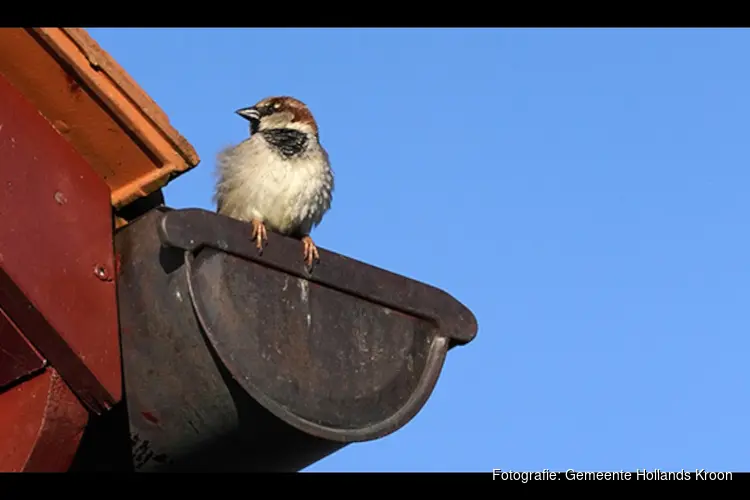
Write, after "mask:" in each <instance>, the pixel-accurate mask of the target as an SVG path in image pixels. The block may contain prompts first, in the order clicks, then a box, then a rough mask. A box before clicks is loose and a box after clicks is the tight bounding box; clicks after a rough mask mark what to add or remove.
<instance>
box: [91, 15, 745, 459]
mask: <svg viewBox="0 0 750 500" xmlns="http://www.w3.org/2000/svg"><path fill="white" fill-rule="evenodd" d="M90 33H91V34H92V35H93V36H94V37H95V38H96V40H97V41H98V42H99V43H100V44H101V45H102V47H103V48H104V49H105V50H107V51H108V52H110V54H111V55H112V56H114V57H115V58H116V59H117V61H118V62H119V63H120V64H121V65H122V66H123V67H124V68H125V69H126V70H127V71H128V72H129V73H130V74H131V75H132V76H133V77H134V78H135V79H136V80H137V81H138V82H139V83H140V85H141V86H142V87H143V88H144V89H145V90H146V91H147V92H148V93H149V94H150V95H151V96H152V97H153V98H154V100H156V102H157V103H158V104H159V105H160V106H161V107H162V108H163V109H164V110H165V111H166V112H167V114H168V115H169V116H170V119H171V121H172V123H173V124H174V125H175V127H176V128H177V129H178V130H179V131H180V132H181V133H182V134H184V135H185V136H186V137H187V139H188V140H189V141H191V142H192V144H193V145H194V146H195V148H196V149H197V151H198V153H199V154H200V155H201V159H202V161H201V164H200V165H199V166H198V167H197V168H196V169H195V170H193V171H192V172H190V173H188V174H186V175H184V176H183V177H181V178H180V179H178V180H176V181H174V182H173V183H172V184H171V185H170V186H169V187H168V188H167V189H166V190H165V195H166V198H167V203H168V204H169V205H170V206H173V207H175V208H185V207H202V208H209V209H213V208H214V207H213V205H212V202H211V195H212V183H213V169H214V157H215V154H216V152H217V151H218V150H219V149H220V148H222V147H224V146H225V145H228V144H231V143H236V142H238V141H240V140H242V139H244V138H245V137H246V134H247V123H246V122H245V121H243V120H242V119H240V118H239V117H237V116H236V115H234V114H233V111H234V110H235V109H237V108H239V107H242V106H245V105H248V104H252V103H254V102H255V101H257V100H259V99H260V98H262V97H265V96H268V95H272V94H290V95H294V96H296V97H298V98H300V99H302V100H303V101H305V102H306V103H307V104H308V105H309V106H310V108H311V109H312V111H313V113H314V114H315V116H316V118H317V120H318V123H319V125H320V129H321V141H322V143H323V145H324V146H325V147H326V148H327V149H328V150H329V152H330V155H331V160H332V162H333V167H334V169H335V172H336V182H337V190H336V193H335V196H334V204H333V208H332V210H331V211H330V212H329V214H328V215H327V216H326V219H325V220H324V222H323V224H322V225H321V226H320V227H319V228H318V229H317V230H316V231H315V232H314V233H313V237H314V238H315V240H316V242H317V243H318V244H319V245H320V246H322V247H324V248H326V249H329V250H332V251H335V252H338V253H341V254H344V255H347V256H350V257H353V258H356V259H359V260H362V261H365V262H368V263H370V264H373V265H376V266H378V267H382V268H386V269H388V270H391V271H394V272H397V273H401V274H404V275H406V276H408V277H411V278H414V279H417V280H420V281H424V282H426V283H429V284H432V285H434V286H437V287H439V288H442V289H444V290H446V291H448V292H449V293H451V294H452V295H453V296H454V297H456V298H457V299H458V300H460V301H462V302H463V303H464V304H466V305H467V306H468V307H469V308H471V309H472V311H473V312H474V313H475V314H476V316H477V319H478V322H479V333H478V336H477V338H476V339H475V341H474V342H473V343H471V344H469V345H468V346H465V347H463V348H458V349H455V350H453V351H452V352H451V353H450V355H449V356H448V360H447V363H446V365H445V368H444V371H443V374H442V376H441V378H440V380H439V381H438V385H437V387H436V389H435V391H434V393H433V395H432V397H431V399H430V400H429V402H428V403H427V405H426V406H425V407H424V409H423V410H422V411H421V412H420V413H419V414H418V415H417V416H416V417H415V418H414V420H412V421H411V422H410V423H409V424H407V425H406V427H404V428H402V429H401V430H399V431H397V432H396V433H394V434H392V435H390V436H388V437H386V438H384V439H382V440H379V441H374V442H369V443H362V444H355V445H351V446H349V447H347V448H345V449H344V450H342V451H340V452H338V453H336V454H334V455H332V456H330V457H329V458H327V459H324V460H322V461H320V462H318V463H317V464H315V465H313V466H311V467H310V468H309V469H308V470H310V471H489V470H491V469H492V468H503V469H514V470H542V469H545V468H547V469H552V470H555V469H557V470H564V469H569V468H573V469H578V470H620V469H626V470H634V469H636V468H648V469H653V468H660V469H662V470H680V469H682V468H685V469H695V468H705V469H706V470H709V469H710V470H741V469H745V470H747V469H750V458H748V456H747V449H748V447H750V436H749V435H748V432H747V431H743V430H742V429H743V428H746V423H747V420H748V417H750V406H749V404H748V398H747V396H746V392H747V390H748V382H749V381H750V380H749V377H750V373H749V372H748V370H747V368H746V366H747V364H746V363H747V362H746V356H747V352H748V349H749V348H750V335H748V332H749V331H750V312H749V311H750V309H748V306H747V304H748V283H750V232H748V214H750V201H748V200H749V198H748V195H747V192H748V187H749V184H750V170H749V169H748V166H749V164H750V162H749V160H750V158H749V156H750V155H749V152H750V151H749V148H748V139H747V137H748V135H747V134H748V117H750V93H749V92H748V88H750V67H748V65H747V64H745V63H744V60H745V58H746V50H745V49H746V47H747V46H748V45H750V31H747V30H739V29H737V30H729V29H726V30H718V29H717V30H707V29H704V30H697V29H696V30H689V29H681V30H678V29H673V30H656V29H651V30H645V29H644V30H625V29H619V30H614V29H612V30H604V29H588V30H572V29H571V30H563V29H556V30H532V29H517V30H500V29H497V30H491V29H481V30H480V29H463V30H462V29H422V30H416V29H415V30H407V29H369V30H365V29H362V30H360V29H346V30H345V29H338V30H334V29H330V30H324V29H308V30H294V29H278V30H268V29H92V30H90Z"/></svg>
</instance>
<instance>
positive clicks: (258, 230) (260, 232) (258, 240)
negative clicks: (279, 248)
mask: <svg viewBox="0 0 750 500" xmlns="http://www.w3.org/2000/svg"><path fill="white" fill-rule="evenodd" d="M252 225H253V234H252V239H253V240H254V241H255V247H256V248H257V249H258V252H260V253H263V246H264V245H267V244H268V234H267V233H266V226H265V224H263V222H261V221H259V220H257V219H253V220H252Z"/></svg>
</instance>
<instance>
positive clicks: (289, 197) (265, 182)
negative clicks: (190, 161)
mask: <svg viewBox="0 0 750 500" xmlns="http://www.w3.org/2000/svg"><path fill="white" fill-rule="evenodd" d="M217 170H218V174H219V182H218V183H217V193H216V199H217V201H218V202H219V206H220V210H219V213H221V214H223V215H227V216H229V217H233V218H236V219H239V220H243V221H250V220H251V219H253V218H257V219H260V220H262V221H264V222H265V223H266V224H267V225H268V228H269V229H272V230H275V231H277V232H280V233H289V232H293V231H295V230H299V231H301V232H302V233H303V234H308V233H309V232H310V230H311V229H312V227H314V226H315V225H317V224H318V223H319V222H320V220H321V219H322V217H323V215H324V213H325V212H326V211H327V210H328V209H329V208H330V205H331V198H332V190H333V178H332V176H331V172H330V166H329V164H328V160H327V158H326V156H325V154H324V153H323V151H321V150H320V147H319V146H318V145H317V144H315V145H314V146H312V147H310V148H308V150H307V151H306V152H305V153H303V154H302V155H301V156H299V157H296V158H291V159H285V158H282V157H280V156H279V155H278V154H276V153H275V152H274V151H273V150H271V149H270V147H269V145H268V144H267V143H266V141H265V140H264V139H263V137H262V136H261V135H254V136H252V137H251V138H250V139H247V140H245V141H243V142H242V143H240V144H239V145H237V146H236V147H234V148H227V149H226V150H224V151H223V152H222V153H220V154H219V156H218V162H217Z"/></svg>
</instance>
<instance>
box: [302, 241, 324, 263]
mask: <svg viewBox="0 0 750 500" xmlns="http://www.w3.org/2000/svg"><path fill="white" fill-rule="evenodd" d="M302 257H303V258H304V260H305V264H307V267H308V268H312V265H313V261H317V260H320V255H319V254H318V247H316V246H315V243H314V242H313V240H312V238H310V237H309V236H305V237H303V238H302Z"/></svg>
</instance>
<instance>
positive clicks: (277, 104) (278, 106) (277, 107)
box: [273, 102, 281, 109]
mask: <svg viewBox="0 0 750 500" xmlns="http://www.w3.org/2000/svg"><path fill="white" fill-rule="evenodd" d="M280 107H281V103H280V102H275V103H273V109H279V108H280Z"/></svg>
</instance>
